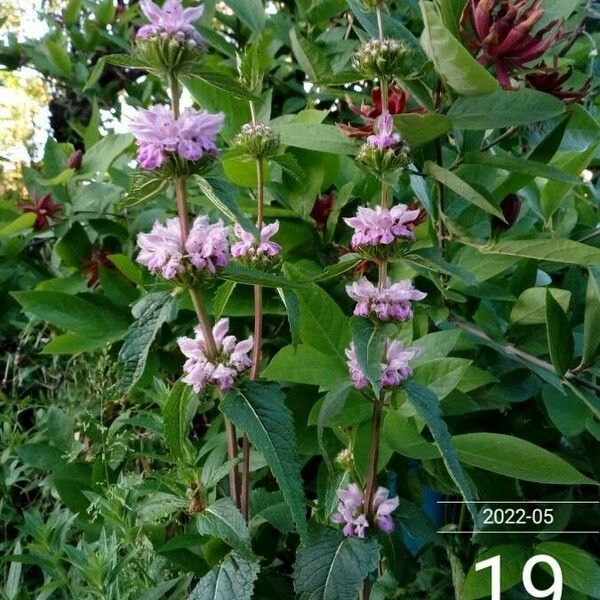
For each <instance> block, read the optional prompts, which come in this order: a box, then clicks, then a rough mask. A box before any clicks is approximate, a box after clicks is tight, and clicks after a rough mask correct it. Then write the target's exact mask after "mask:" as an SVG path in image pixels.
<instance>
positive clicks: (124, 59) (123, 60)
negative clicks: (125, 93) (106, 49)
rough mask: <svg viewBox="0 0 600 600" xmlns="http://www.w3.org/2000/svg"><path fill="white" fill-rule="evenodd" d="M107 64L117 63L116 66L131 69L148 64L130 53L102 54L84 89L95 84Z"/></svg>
mask: <svg viewBox="0 0 600 600" xmlns="http://www.w3.org/2000/svg"><path fill="white" fill-rule="evenodd" d="M106 65H115V66H116V67H123V68H130V69H146V68H147V65H146V63H145V62H144V61H141V60H139V59H137V58H134V57H133V56H130V55H129V54H109V55H108V56H101V57H100V58H99V59H98V62H97V63H96V64H95V65H94V68H93V69H92V72H91V73H90V76H89V77H88V80H87V82H86V84H85V86H84V88H83V91H84V92H85V91H87V90H89V89H90V88H91V87H92V86H94V85H95V84H96V83H97V82H98V80H99V79H100V77H101V76H102V73H103V71H104V69H105V67H106Z"/></svg>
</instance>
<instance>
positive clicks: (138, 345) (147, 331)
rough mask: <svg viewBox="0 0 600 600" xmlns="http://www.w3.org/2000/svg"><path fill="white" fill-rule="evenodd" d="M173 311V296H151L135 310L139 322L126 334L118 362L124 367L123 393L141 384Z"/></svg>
mask: <svg viewBox="0 0 600 600" xmlns="http://www.w3.org/2000/svg"><path fill="white" fill-rule="evenodd" d="M172 311H173V300H172V298H171V294H170V292H153V293H151V294H148V295H147V296H144V297H143V298H142V299H141V300H139V301H138V302H137V304H136V305H135V306H134V307H133V311H132V312H133V315H134V317H136V321H134V322H133V323H132V324H131V325H130V327H129V329H128V330H127V334H126V335H125V340H124V342H123V345H122V346H121V349H120V350H119V360H120V361H121V363H122V364H123V372H122V374H121V378H120V381H119V386H120V389H121V390H122V391H123V392H127V391H129V390H130V389H131V388H132V387H133V386H134V385H135V384H136V383H137V382H138V381H139V380H140V377H141V376H142V374H143V373H144V369H145V367H146V361H147V360H148V353H149V352H150V347H151V346H152V342H153V341H154V338H155V337H156V335H157V333H158V332H159V330H160V328H161V327H162V326H163V324H164V323H165V322H166V321H167V320H168V319H169V317H170V315H171V313H172Z"/></svg>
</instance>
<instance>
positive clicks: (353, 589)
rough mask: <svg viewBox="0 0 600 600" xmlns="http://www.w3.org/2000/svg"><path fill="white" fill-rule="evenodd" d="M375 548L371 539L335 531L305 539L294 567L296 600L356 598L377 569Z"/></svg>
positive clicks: (324, 532) (347, 599) (324, 531)
mask: <svg viewBox="0 0 600 600" xmlns="http://www.w3.org/2000/svg"><path fill="white" fill-rule="evenodd" d="M378 559H379V546H378V544H377V542H376V541H375V540H374V539H373V538H368V539H359V538H355V537H344V535H343V534H342V533H341V532H340V531H336V530H335V529H329V528H328V529H323V530H322V531H320V532H318V533H313V534H311V535H310V536H309V539H308V543H307V544H306V545H305V546H304V547H303V548H301V549H300V550H299V552H298V555H297V559H296V564H295V565H294V589H295V590H296V594H298V598H299V600H349V599H350V598H356V597H357V596H358V591H359V589H360V587H361V585H362V583H363V581H364V580H365V579H366V578H367V577H368V575H369V573H370V572H371V571H373V570H374V569H375V567H376V566H377V561H378Z"/></svg>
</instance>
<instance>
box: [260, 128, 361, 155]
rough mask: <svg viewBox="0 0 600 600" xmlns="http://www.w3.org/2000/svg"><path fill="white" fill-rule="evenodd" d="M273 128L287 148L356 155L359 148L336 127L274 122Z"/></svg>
mask: <svg viewBox="0 0 600 600" xmlns="http://www.w3.org/2000/svg"><path fill="white" fill-rule="evenodd" d="M272 126H273V129H274V130H275V131H276V132H277V133H278V134H279V136H280V139H281V143H282V144H284V145H285V146H293V147H295V148H304V149H305V150H314V151H315V152H329V153H331V154H355V153H356V150H357V148H358V144H357V143H356V142H355V141H353V140H351V139H350V138H347V137H344V135H343V134H342V133H341V132H340V130H339V129H338V128H337V127H336V126H335V125H322V124H320V123H297V122H294V123H287V122H273V123H272Z"/></svg>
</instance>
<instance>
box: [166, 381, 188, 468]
mask: <svg viewBox="0 0 600 600" xmlns="http://www.w3.org/2000/svg"><path fill="white" fill-rule="evenodd" d="M191 399H192V390H191V388H190V387H188V386H187V385H186V384H185V383H183V382H182V381H178V382H177V383H176V384H175V385H174V386H173V387H172V388H171V389H170V390H169V393H168V395H167V398H166V402H165V404H164V406H163V409H162V415H163V421H164V424H165V441H166V443H167V446H168V448H169V451H170V452H171V455H172V456H173V458H174V459H175V460H176V461H177V462H180V463H188V462H190V458H191V455H192V448H191V444H190V441H189V438H188V432H189V428H190V419H191V415H190V414H189V410H188V409H189V404H190V401H191Z"/></svg>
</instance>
